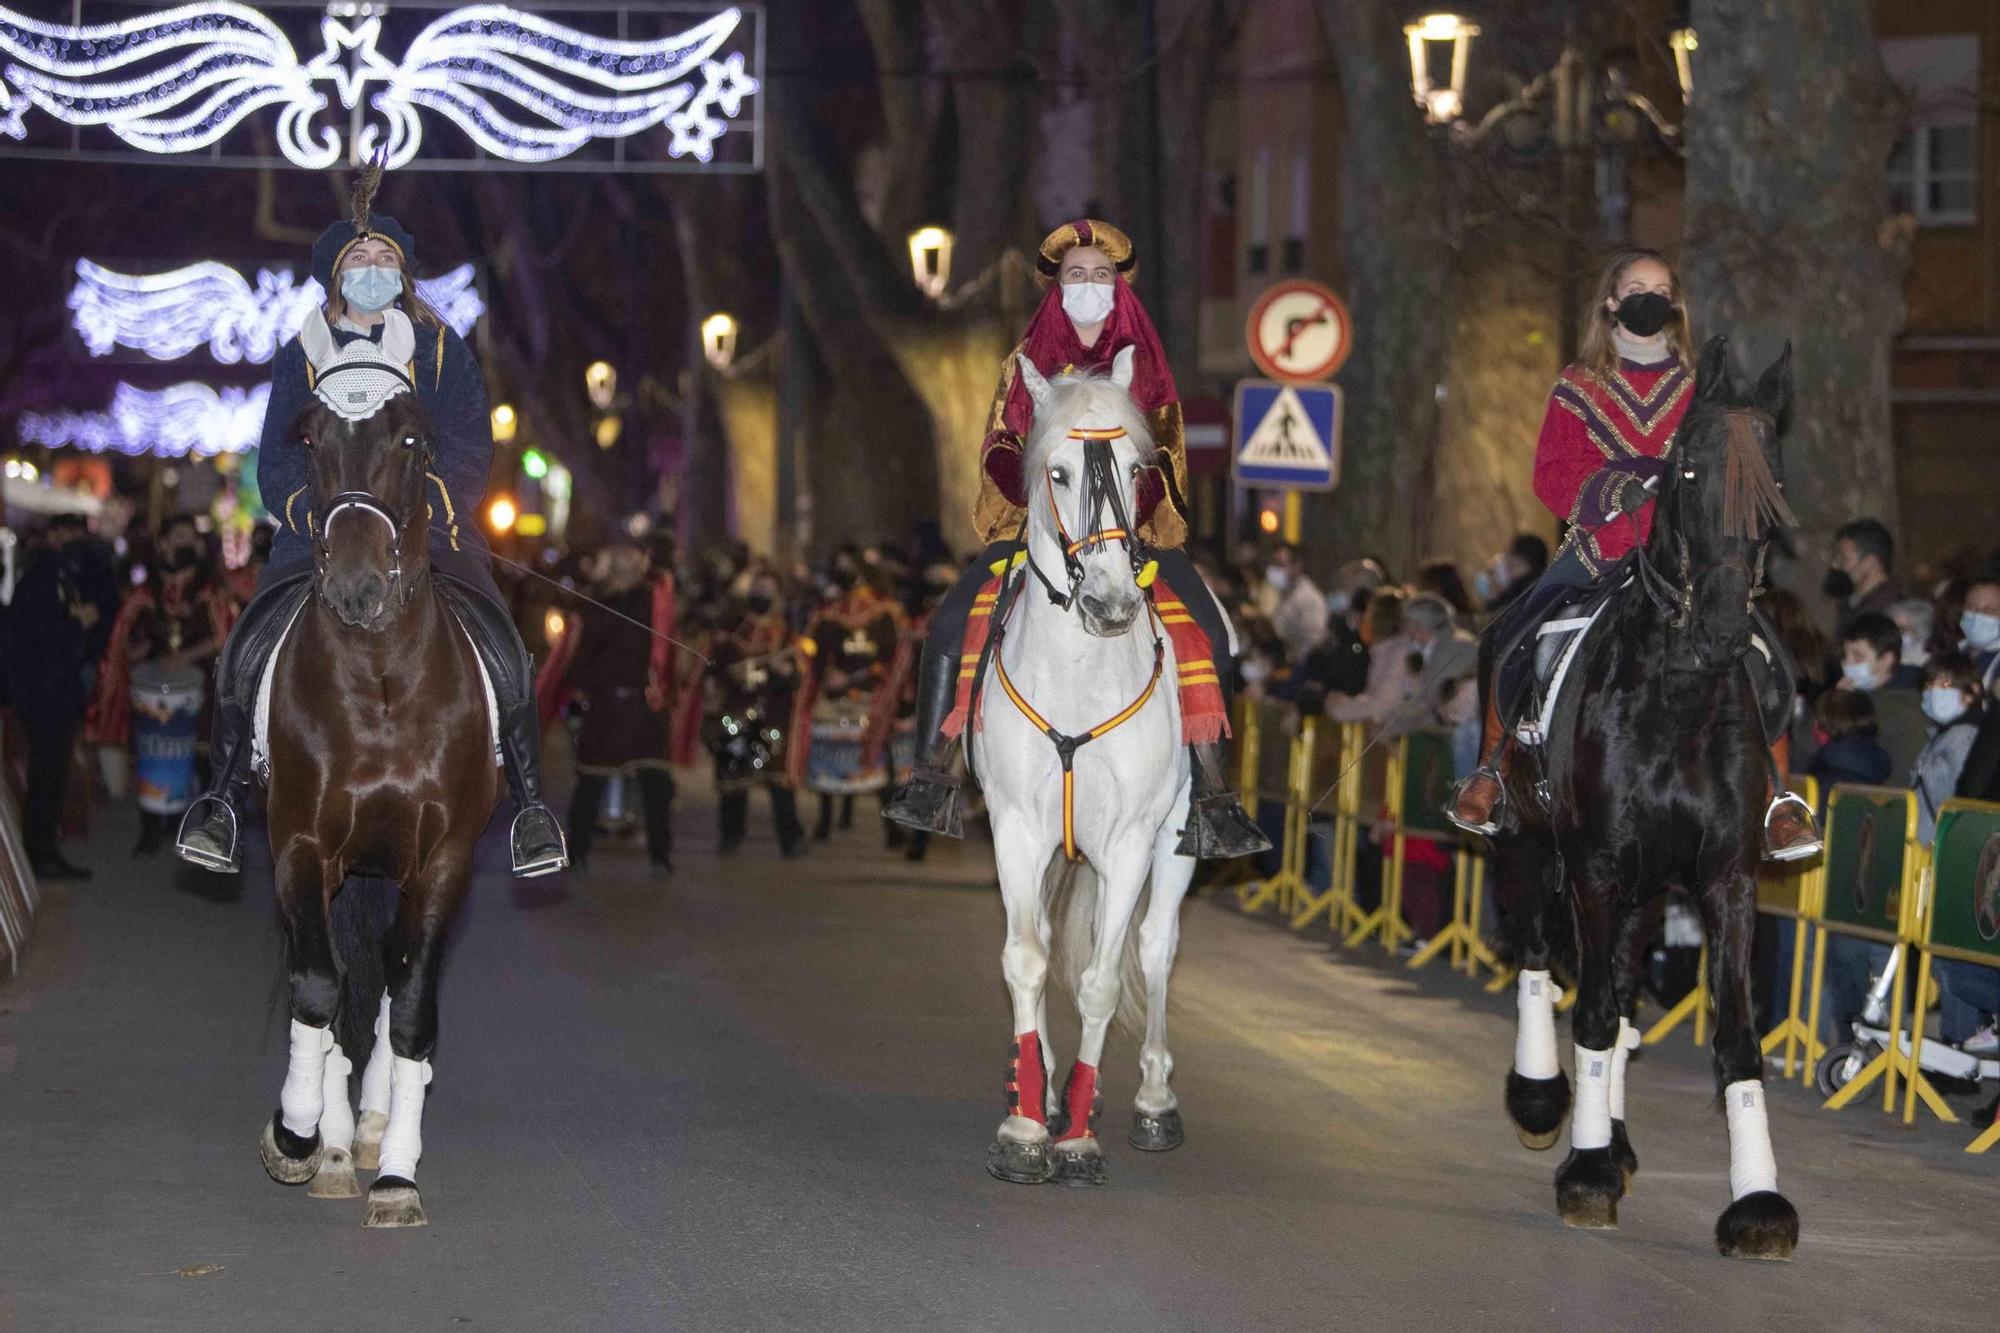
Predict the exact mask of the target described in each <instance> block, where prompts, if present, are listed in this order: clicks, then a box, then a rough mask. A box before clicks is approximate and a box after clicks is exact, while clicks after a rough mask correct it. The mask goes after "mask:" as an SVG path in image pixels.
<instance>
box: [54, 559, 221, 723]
mask: <svg viewBox="0 0 2000 1333" xmlns="http://www.w3.org/2000/svg"><path fill="white" fill-rule="evenodd" d="M237 610H238V607H237V603H236V599H235V598H234V597H232V596H230V595H229V590H228V589H227V588H225V587H224V586H222V584H220V583H202V584H195V583H191V582H189V581H187V580H185V579H176V578H174V577H173V576H172V575H168V576H166V577H164V578H162V579H161V580H160V586H159V588H158V590H157V591H156V590H155V589H154V588H153V587H152V586H151V585H141V586H140V587H137V588H134V589H133V590H132V593H131V595H130V596H128V597H127V598H126V599H125V604H124V605H123V606H122V607H120V608H119V609H118V619H117V620H116V621H115V622H113V624H112V626H111V638H110V640H109V642H108V643H107V644H106V645H105V649H104V660H103V662H102V663H101V664H100V665H99V666H98V671H97V689H96V691H95V693H93V694H92V696H91V700H90V711H89V712H88V713H87V714H86V715H85V717H84V733H83V734H84V739H85V740H87V741H89V742H90V743H91V744H92V745H129V744H130V743H131V740H132V689H131V686H132V667H133V666H134V665H135V664H136V663H139V662H144V661H149V660H151V659H153V658H156V657H169V656H181V657H186V658H188V659H189V660H191V661H193V662H195V663H197V664H199V663H203V662H206V661H207V659H208V658H210V657H213V656H214V655H215V653H216V652H217V651H218V650H220V649H221V647H222V642H223V640H224V639H227V638H228V637H229V628H230V626H232V625H234V624H235V623H236V612H237ZM202 734H204V735H205V734H206V731H204V732H203V733H202Z"/></svg>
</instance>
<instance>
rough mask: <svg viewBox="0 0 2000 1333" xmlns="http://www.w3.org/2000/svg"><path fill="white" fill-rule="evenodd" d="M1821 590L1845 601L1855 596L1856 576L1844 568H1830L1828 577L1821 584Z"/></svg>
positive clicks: (1827, 572) (1827, 573)
mask: <svg viewBox="0 0 2000 1333" xmlns="http://www.w3.org/2000/svg"><path fill="white" fill-rule="evenodd" d="M1819 590H1820V591H1821V592H1823V593H1825V594H1826V595H1827V596H1828V597H1837V598H1839V599H1840V600H1841V601H1843V602H1844V601H1846V600H1847V599H1848V598H1850V597H1852V596H1854V578H1853V576H1852V575H1850V574H1849V573H1848V572H1847V571H1846V570H1844V569H1829V570H1827V571H1826V578H1825V579H1824V580H1823V581H1821V583H1820V585H1819Z"/></svg>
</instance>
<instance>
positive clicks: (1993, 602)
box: [1958, 568, 2000, 693]
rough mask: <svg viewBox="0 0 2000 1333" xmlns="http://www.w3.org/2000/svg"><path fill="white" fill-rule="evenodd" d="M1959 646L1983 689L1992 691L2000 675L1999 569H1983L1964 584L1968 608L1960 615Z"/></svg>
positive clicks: (1966, 606)
mask: <svg viewBox="0 0 2000 1333" xmlns="http://www.w3.org/2000/svg"><path fill="white" fill-rule="evenodd" d="M1958 631H1959V633H1960V634H1961V635H1962V636H1963V638H1962V639H1961V641H1960V643H1959V647H1960V649H1961V650H1962V651H1963V652H1964V653H1965V655H1966V656H1967V657H1969V658H1971V659H1972V665H1973V666H1974V667H1975V668H1977V670H1978V672H1979V683H1980V686H1981V688H1982V689H1984V690H1986V691H1987V692H1989V693H1990V692H1991V691H1992V689H1993V680H1994V677H1995V676H1996V675H2000V570H1995V569H1991V568H1988V569H1983V570H1981V571H1980V572H1979V573H1977V574H1974V575H1973V576H1972V577H1971V578H1970V579H1968V580H1966V584H1965V610H1964V611H1963V612H1961V613H1960V615H1959V618H1958Z"/></svg>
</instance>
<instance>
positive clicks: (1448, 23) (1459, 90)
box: [1403, 14, 1479, 125]
mask: <svg viewBox="0 0 2000 1333" xmlns="http://www.w3.org/2000/svg"><path fill="white" fill-rule="evenodd" d="M1403 35H1404V36H1406V37H1408V38H1409V39H1410V91H1411V92H1412V93H1414V94H1415V95H1416V99H1417V105H1418V106H1420V107H1422V108H1423V109H1424V116H1425V118H1426V119H1427V120H1429V121H1430V123H1431V124H1433V125H1448V124H1450V123H1451V122H1452V121H1454V120H1457V119H1458V117H1459V114H1460V113H1461V112H1463V111H1464V110H1465V68H1466V65H1467V63H1468V62H1469V61H1470V60H1471V58H1472V39H1473V38H1475V37H1477V36H1478V35H1479V25H1478V24H1476V23H1471V22H1468V21H1467V20H1466V19H1464V18H1463V17H1461V16H1460V15H1457V14H1426V15H1424V16H1423V17H1422V18H1420V19H1418V20H1417V21H1416V22H1415V23H1407V24H1405V25H1403ZM1440 74H1442V75H1443V76H1444V78H1443V82H1442V83H1440V82H1439V80H1438V77H1437V76H1438V75H1440Z"/></svg>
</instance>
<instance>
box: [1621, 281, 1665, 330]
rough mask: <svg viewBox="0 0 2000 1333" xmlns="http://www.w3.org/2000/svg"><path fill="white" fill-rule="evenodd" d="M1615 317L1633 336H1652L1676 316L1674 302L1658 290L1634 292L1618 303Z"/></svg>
mask: <svg viewBox="0 0 2000 1333" xmlns="http://www.w3.org/2000/svg"><path fill="white" fill-rule="evenodd" d="M1615 317H1616V319H1617V320H1618V322H1619V323H1620V324H1622V325H1624V326H1625V331H1626V332H1627V333H1629V334H1631V335H1632V336H1633V337H1635V338H1650V337H1652V336H1653V335H1654V334H1656V333H1658V332H1659V331H1660V330H1661V329H1664V328H1665V327H1667V321H1668V320H1670V319H1672V318H1673V317H1674V303H1673V302H1672V301H1670V300H1668V299H1667V298H1666V297H1664V296H1662V295H1660V294H1659V293H1658V292H1633V293H1632V294H1631V295H1630V296H1628V297H1626V298H1625V299H1624V300H1622V301H1620V302H1619V303H1618V310H1617V314H1616V316H1615Z"/></svg>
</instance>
